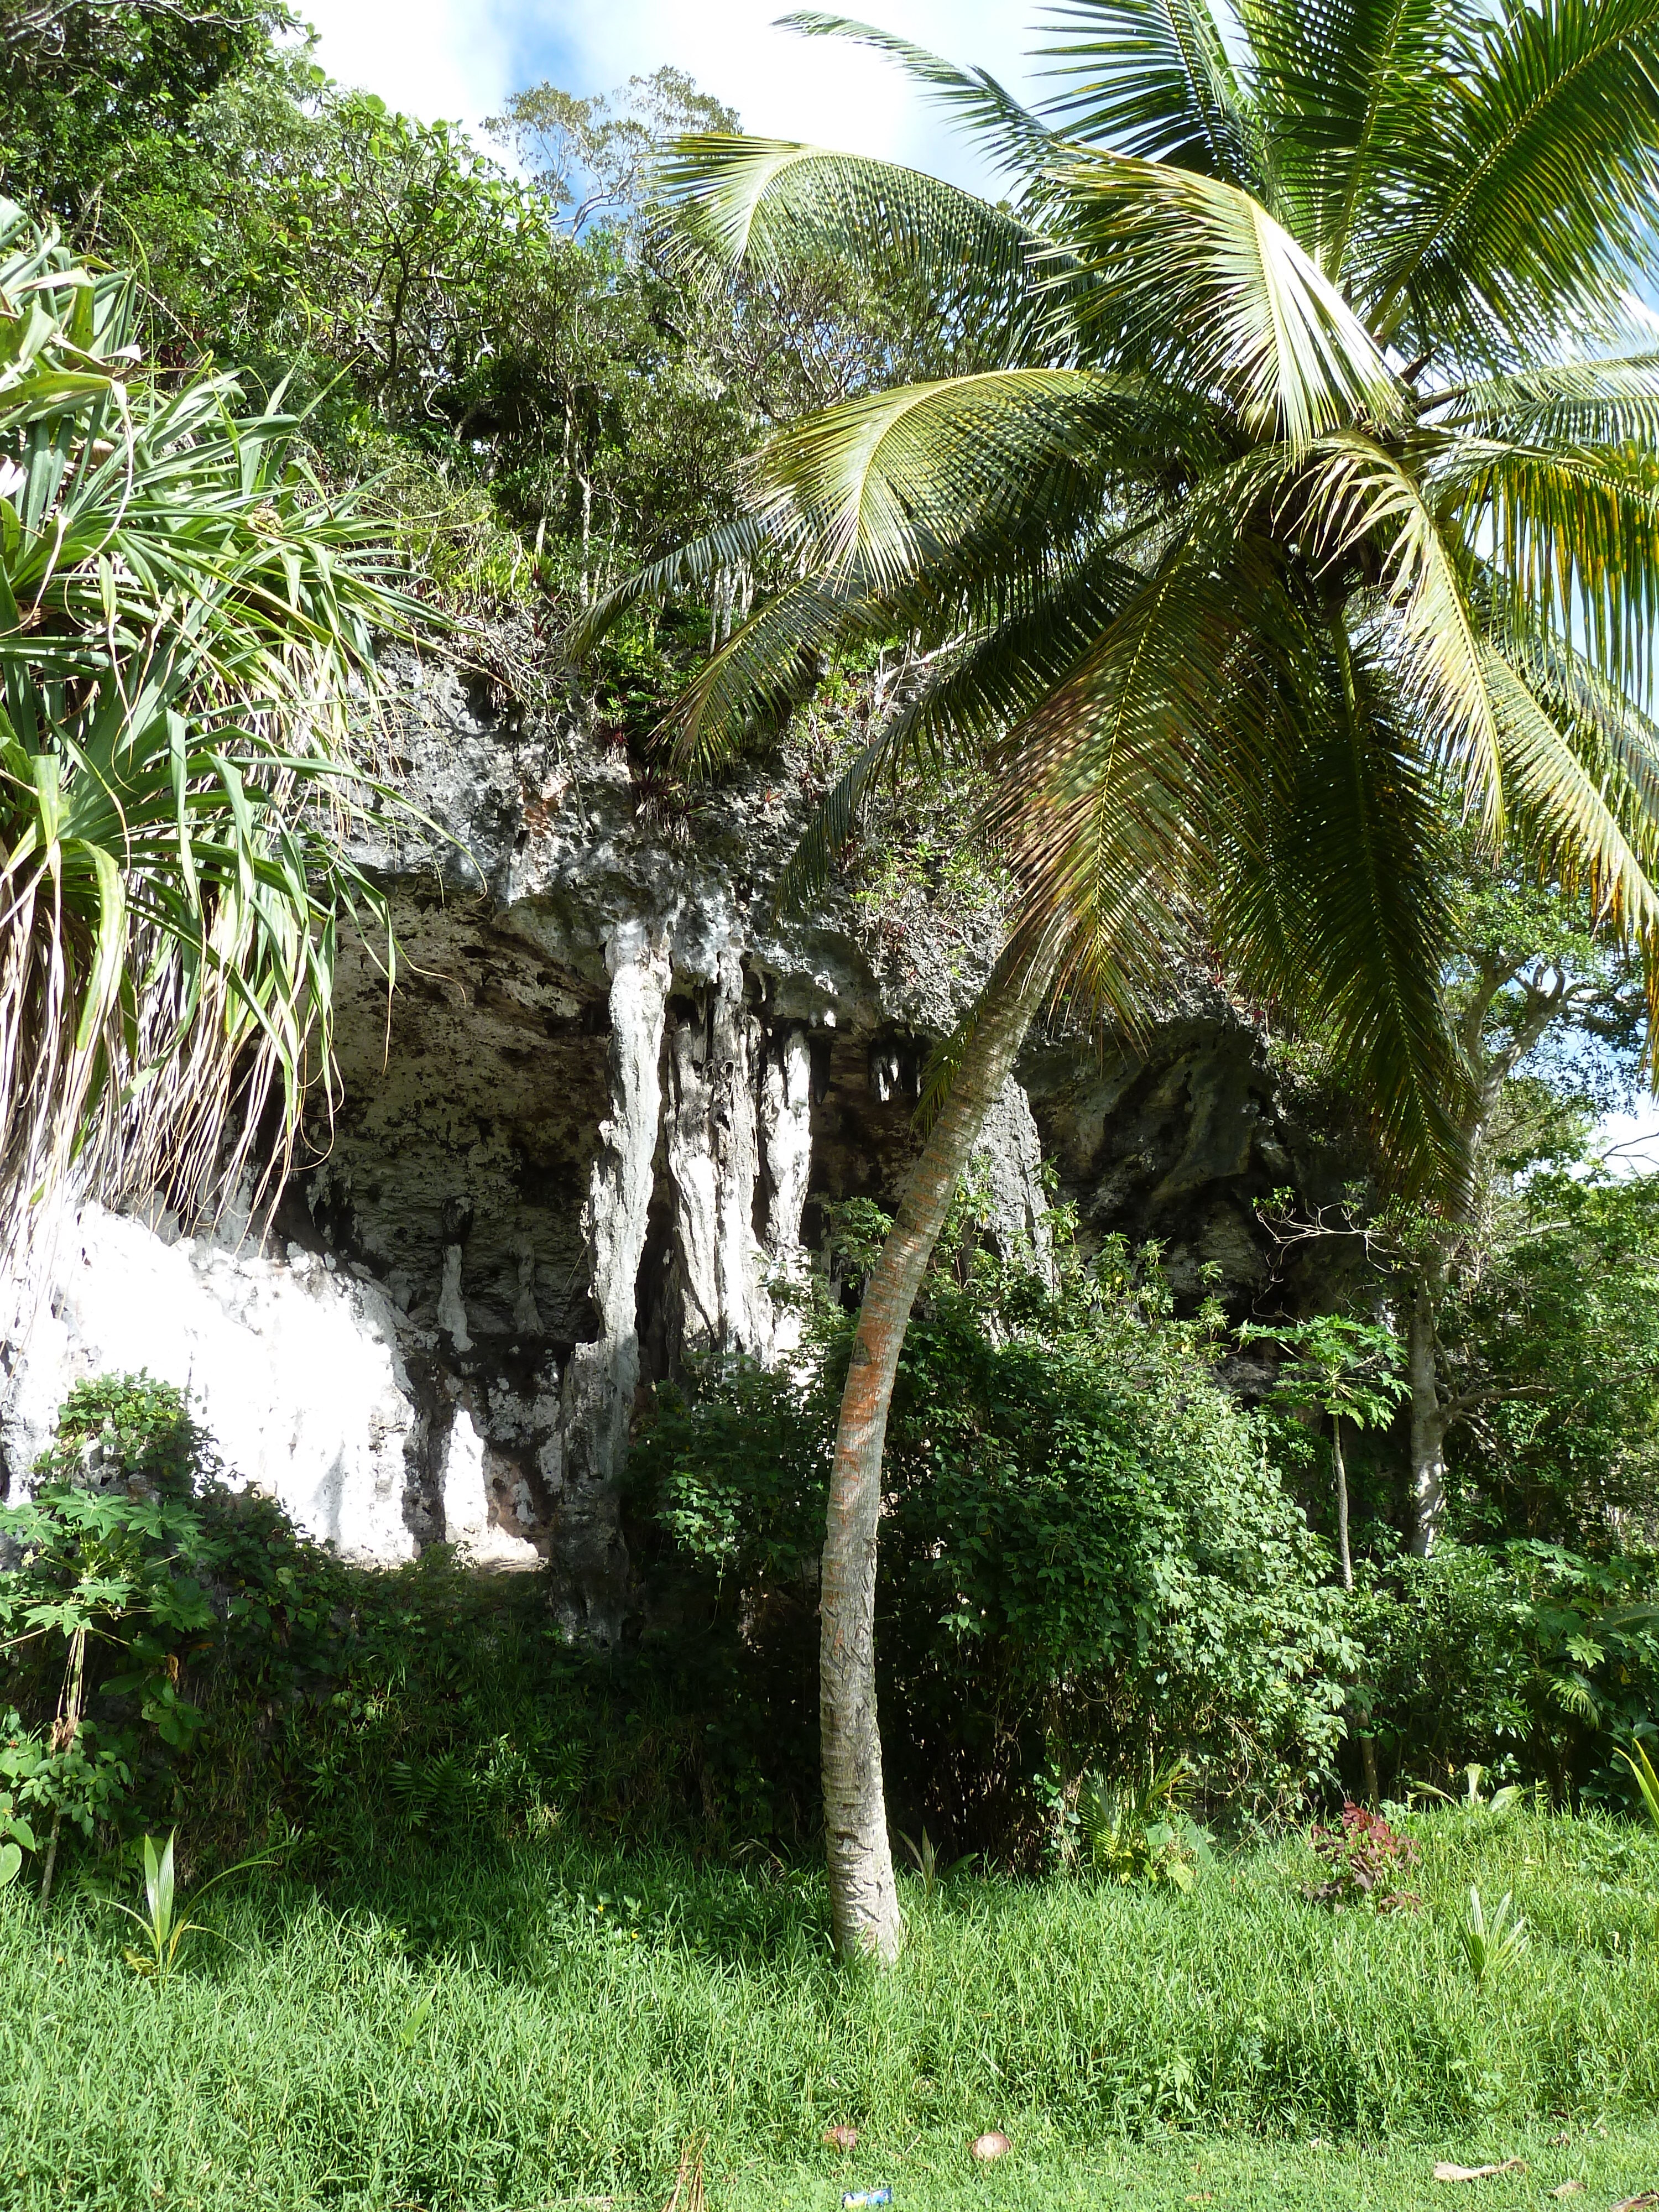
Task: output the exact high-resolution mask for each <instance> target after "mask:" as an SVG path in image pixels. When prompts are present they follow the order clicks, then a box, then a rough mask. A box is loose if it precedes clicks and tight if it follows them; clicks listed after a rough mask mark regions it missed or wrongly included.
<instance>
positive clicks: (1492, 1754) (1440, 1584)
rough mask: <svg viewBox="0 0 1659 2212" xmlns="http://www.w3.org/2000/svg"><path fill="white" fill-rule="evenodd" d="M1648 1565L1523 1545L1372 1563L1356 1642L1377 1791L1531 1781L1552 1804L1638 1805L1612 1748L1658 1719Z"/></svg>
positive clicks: (1360, 1598)
mask: <svg viewBox="0 0 1659 2212" xmlns="http://www.w3.org/2000/svg"><path fill="white" fill-rule="evenodd" d="M1655 1585H1656V1570H1655V1562H1654V1560H1653V1559H1651V1558H1650V1557H1644V1556H1639V1555H1632V1556H1617V1555H1615V1556H1613V1557H1612V1558H1608V1559H1600V1560H1593V1559H1584V1558H1582V1557H1580V1556H1579V1555H1578V1554H1577V1553H1571V1552H1568V1551H1565V1550H1563V1549H1562V1548H1561V1547H1560V1546H1559V1545H1555V1544H1545V1543H1538V1542H1531V1541H1518V1542H1514V1543H1510V1544H1501V1545H1489V1546H1488V1545H1475V1544H1455V1543H1446V1544H1443V1545H1442V1546H1441V1547H1439V1548H1438V1549H1437V1550H1436V1551H1435V1553H1433V1554H1432V1555H1431V1557H1430V1558H1429V1559H1396V1560H1394V1561H1392V1562H1389V1563H1386V1564H1385V1565H1382V1566H1377V1565H1373V1566H1372V1567H1371V1568H1370V1570H1369V1571H1368V1572H1367V1574H1366V1576H1365V1578H1364V1583H1363V1584H1362V1587H1361V1588H1360V1589H1359V1590H1358V1591H1357V1592H1356V1594H1355V1598H1354V1607H1353V1613H1352V1629H1353V1633H1354V1636H1355V1638H1356V1639H1357V1641H1358V1643H1360V1644H1362V1645H1363V1646H1364V1650H1365V1652H1366V1655H1367V1662H1366V1671H1367V1673H1368V1674H1369V1676H1370V1681H1371V1684H1372V1698H1373V1703H1372V1707H1371V1722H1370V1726H1371V1730H1372V1733H1373V1735H1375V1736H1376V1741H1377V1744H1378V1748H1379V1754H1380V1756H1381V1758H1382V1759H1383V1765H1384V1770H1385V1778H1387V1775H1388V1771H1389V1769H1392V1778H1393V1786H1394V1788H1395V1790H1396V1791H1399V1790H1403V1789H1404V1788H1405V1787H1406V1786H1407V1784H1410V1783H1411V1782H1413V1781H1434V1780H1436V1779H1437V1778H1443V1777H1444V1776H1445V1775H1446V1774H1453V1775H1455V1774H1458V1773H1461V1772H1462V1771H1463V1770H1464V1768H1465V1767H1467V1766H1468V1765H1469V1764H1470V1763H1471V1762H1477V1763H1479V1764H1480V1765H1482V1766H1484V1767H1486V1768H1488V1769H1490V1770H1491V1771H1492V1774H1493V1776H1494V1777H1496V1778H1500V1779H1504V1780H1513V1781H1522V1782H1534V1781H1541V1782H1544V1783H1546V1784H1548V1785H1549V1788H1550V1790H1551V1791H1552V1793H1553V1796H1555V1798H1556V1800H1557V1802H1571V1801H1572V1800H1575V1799H1577V1798H1579V1797H1584V1798H1587V1799H1589V1801H1591V1802H1607V1803H1609V1804H1612V1805H1615V1806H1619V1807H1625V1808H1629V1807H1631V1806H1632V1805H1634V1804H1635V1803H1636V1802H1637V1800H1636V1793H1635V1788H1634V1784H1633V1783H1632V1780H1631V1777H1630V1774H1629V1771H1628V1769H1627V1767H1626V1766H1625V1765H1621V1764H1620V1761H1619V1760H1618V1759H1617V1758H1616V1756H1615V1753H1616V1747H1617V1746H1618V1744H1619V1743H1620V1741H1629V1740H1630V1739H1631V1738H1632V1735H1636V1734H1638V1733H1650V1732H1651V1729H1652V1725H1653V1717H1654V1715H1655V1713H1656V1712H1659V1605H1656V1603H1655V1602H1654V1597H1655Z"/></svg>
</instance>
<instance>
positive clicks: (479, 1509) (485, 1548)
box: [443, 1406, 538, 1567]
mask: <svg viewBox="0 0 1659 2212" xmlns="http://www.w3.org/2000/svg"><path fill="white" fill-rule="evenodd" d="M443 1501H444V1541H445V1542H446V1543H447V1544H453V1545H455V1546H457V1547H459V1549H460V1550H461V1551H463V1552H465V1554H466V1556H467V1557H468V1558H469V1559H471V1561H472V1563H473V1565H475V1566H480V1567H533V1566H534V1565H536V1563H537V1559H538V1553H537V1550H536V1547H535V1546H534V1545H533V1544H532V1543H530V1542H529V1541H527V1540H526V1538H524V1537H523V1536H515V1535H513V1534H512V1533H511V1531H510V1530H508V1529H506V1528H502V1527H501V1525H500V1524H499V1522H494V1521H492V1520H491V1519H490V1516H489V1473H488V1466H487V1461H486V1456H485V1448H484V1440H483V1437H481V1436H480V1435H479V1434H478V1431H477V1428H476V1427H475V1426H474V1425H473V1421H472V1413H471V1408H470V1407H466V1406H458V1407H456V1408H455V1419H454V1420H453V1422H452V1424H451V1425H450V1431H449V1435H448V1437H447V1439H446V1441H445V1445H444V1467H443Z"/></svg>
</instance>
